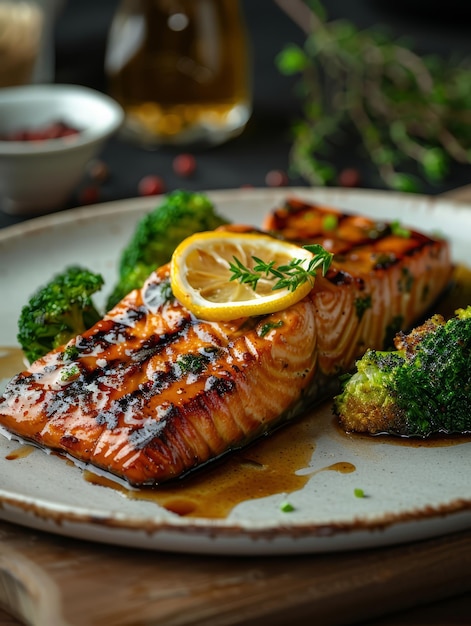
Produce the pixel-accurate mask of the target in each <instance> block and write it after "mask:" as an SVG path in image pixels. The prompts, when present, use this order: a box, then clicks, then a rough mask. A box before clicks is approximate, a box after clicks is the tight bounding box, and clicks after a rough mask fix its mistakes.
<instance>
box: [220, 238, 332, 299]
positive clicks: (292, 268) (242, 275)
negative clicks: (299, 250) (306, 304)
mask: <svg viewBox="0 0 471 626" xmlns="http://www.w3.org/2000/svg"><path fill="white" fill-rule="evenodd" d="M303 248H305V249H306V250H308V251H309V252H311V253H312V254H313V257H312V259H309V260H308V259H291V261H290V262H289V263H287V264H285V265H278V266H276V265H275V261H264V260H263V259H260V258H259V257H257V256H252V259H253V260H254V261H255V264H254V266H253V268H248V267H246V266H245V265H244V264H243V263H242V261H240V259H238V258H237V257H234V262H233V263H229V269H230V271H231V273H232V276H231V278H230V280H231V281H233V280H238V281H239V282H240V283H242V284H244V285H249V286H250V287H251V288H252V289H253V290H254V291H255V290H256V289H257V285H258V282H259V281H260V280H261V279H262V278H267V279H269V280H276V282H275V283H274V284H273V287H272V289H273V290H276V289H288V291H296V289H297V288H298V287H299V286H300V285H303V284H304V283H306V282H311V283H312V282H313V281H314V278H315V276H316V275H317V271H318V269H319V268H321V271H322V273H323V274H326V272H327V270H328V269H329V267H330V264H331V262H332V258H333V254H332V253H331V252H327V250H325V248H323V247H322V246H321V245H320V244H310V245H306V246H303ZM306 261H309V262H308V264H307V267H304V264H305V262H306Z"/></svg>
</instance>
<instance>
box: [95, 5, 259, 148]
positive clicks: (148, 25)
mask: <svg viewBox="0 0 471 626" xmlns="http://www.w3.org/2000/svg"><path fill="white" fill-rule="evenodd" d="M250 69H251V68H250V52H249V42H248V38H247V33H246V30H245V23H244V18H243V15H242V13H241V7H240V5H239V2H238V0H122V3H121V4H120V5H119V7H118V10H117V12H116V14H115V16H114V19H113V21H112V24H111V28H110V33H109V38H108V44H107V51H106V60H105V70H106V74H107V77H108V81H109V92H110V95H111V96H113V97H114V98H115V99H116V100H117V101H118V102H119V103H120V104H121V105H122V106H123V108H124V110H125V112H126V121H125V126H124V132H125V133H126V134H127V135H128V136H129V137H131V138H133V139H135V140H136V141H138V142H139V143H141V144H143V145H147V146H148V147H157V146H159V145H191V144H193V145H194V144H201V145H216V144H219V143H222V142H224V141H226V140H228V139H230V138H231V137H234V136H236V135H238V134H239V133H241V132H242V131H243V129H244V127H245V125H246V123H247V121H248V119H249V117H250V114H251V71H250Z"/></svg>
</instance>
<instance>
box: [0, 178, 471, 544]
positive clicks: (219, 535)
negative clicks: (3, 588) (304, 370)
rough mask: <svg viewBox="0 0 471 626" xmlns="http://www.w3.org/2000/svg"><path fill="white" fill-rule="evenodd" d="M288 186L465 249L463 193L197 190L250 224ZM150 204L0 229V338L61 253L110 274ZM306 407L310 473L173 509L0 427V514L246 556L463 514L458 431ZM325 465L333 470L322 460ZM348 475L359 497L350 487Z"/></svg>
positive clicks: (433, 524) (469, 470) (354, 540)
mask: <svg viewBox="0 0 471 626" xmlns="http://www.w3.org/2000/svg"><path fill="white" fill-rule="evenodd" d="M288 194H295V195H297V196H299V197H302V198H306V199H308V200H318V201H321V202H326V203H330V204H333V205H335V206H338V207H340V208H343V209H347V210H349V209H351V210H354V211H356V212H361V213H364V214H368V215H371V216H375V217H377V218H378V219H387V220H392V219H399V220H400V221H401V222H402V223H403V224H405V225H410V226H412V227H413V226H415V227H419V228H420V229H422V230H425V231H437V230H439V231H441V232H442V233H444V234H445V235H447V236H448V237H450V239H451V241H452V246H453V254H454V258H455V259H456V260H457V261H461V262H463V263H466V262H469V246H470V244H471V207H468V206H466V205H459V204H458V203H453V202H451V201H446V200H439V199H431V198H428V197H427V198H426V197H420V196H405V195H400V194H393V193H383V192H377V191H351V190H342V189H316V190H311V189H306V188H301V189H278V190H266V189H260V190H237V191H221V192H208V195H209V196H210V197H212V199H213V200H214V202H215V203H216V206H217V208H218V210H219V211H220V212H221V213H223V214H225V215H227V216H228V217H230V218H231V219H232V220H233V221H237V222H243V223H248V224H253V225H259V224H260V221H261V219H262V217H263V215H264V214H265V213H266V212H268V211H269V210H270V209H272V208H273V207H274V206H275V205H276V204H277V203H278V202H280V201H281V200H283V199H284V198H285V197H286V196H287V195H288ZM156 204H157V200H156V199H155V198H151V199H149V198H140V199H136V200H124V201H119V202H114V203H109V204H107V205H99V206H93V207H87V208H81V209H77V210H72V211H68V212H63V213H58V214H53V215H49V216H46V217H41V218H37V219H36V220H31V221H28V222H25V223H23V224H20V225H16V226H13V227H10V228H6V229H4V230H3V231H0V295H1V309H0V346H15V345H16V339H15V337H16V321H17V319H18V315H19V312H20V309H21V306H22V305H23V304H24V303H25V302H26V301H27V299H28V297H29V295H30V294H31V292H32V291H33V290H35V289H36V287H37V286H39V285H40V284H42V283H44V282H45V281H47V280H49V278H50V277H51V275H52V274H53V273H55V272H56V271H58V270H59V269H62V268H64V267H65V266H66V265H68V264H70V263H81V264H84V265H86V266H88V267H90V268H92V269H94V270H97V271H100V272H102V274H103V275H104V277H105V280H106V282H107V284H108V285H111V284H112V283H113V281H114V279H115V275H116V262H117V259H118V256H119V252H120V250H121V249H122V247H123V245H124V244H125V242H127V241H128V239H129V236H130V234H131V232H132V230H133V228H134V225H135V224H136V222H137V220H138V219H139V218H140V217H141V216H142V215H143V214H144V213H145V212H147V211H148V210H150V209H152V208H153V207H154V206H155V205H156ZM103 299H104V296H103ZM100 304H101V302H100ZM310 420H311V425H312V427H311V431H310V432H311V437H312V441H310V442H309V443H310V444H312V448H313V450H314V451H313V452H312V454H310V455H309V458H308V459H307V460H306V463H305V466H304V468H303V467H299V468H298V470H299V472H298V473H299V474H301V475H302V474H303V473H304V474H306V473H307V474H309V475H310V478H309V479H307V482H306V484H305V485H304V486H302V487H301V488H299V489H297V490H295V491H293V492H291V493H289V494H287V493H272V494H271V495H268V496H264V497H262V498H257V495H256V493H253V494H250V493H249V495H248V497H247V499H246V500H245V501H242V502H240V503H239V504H238V505H237V506H235V508H233V509H232V510H231V511H230V512H229V513H228V514H227V516H225V517H223V518H220V519H217V518H210V517H202V516H199V517H185V516H180V515H177V514H176V513H172V512H170V511H168V510H167V509H165V508H163V507H161V506H160V505H158V504H156V503H155V502H154V501H145V500H139V499H137V500H136V499H131V498H129V497H127V496H126V495H123V493H121V492H120V491H119V490H115V489H112V488H108V487H103V486H98V485H94V484H91V483H90V482H87V481H86V480H84V473H83V472H82V471H81V470H80V469H78V468H77V467H75V466H73V465H72V464H70V463H67V462H66V461H65V460H63V459H61V458H59V457H56V456H50V455H47V454H44V452H42V451H40V450H34V451H33V452H32V453H31V454H28V455H22V454H20V453H18V449H19V444H18V443H17V442H13V441H8V440H6V439H4V438H3V437H0V504H1V508H0V517H1V518H2V519H4V520H7V521H12V522H15V523H18V524H22V525H25V526H30V527H34V528H39V529H44V530H47V531H51V532H54V533H60V534H64V535H69V536H73V537H78V538H85V539H90V540H95V541H100V542H107V543H112V544H118V545H127V546H134V547H142V548H146V549H161V550H176V551H184V552H194V553H215V554H251V555H255V554H287V553H292V554H295V553H308V552H323V551H338V550H350V549H358V548H362V547H371V546H382V545H388V544H393V543H399V542H405V541H413V540H418V539H424V538H428V537H432V536H436V535H440V534H447V533H451V532H453V531H457V530H462V529H464V528H468V527H471V482H470V480H469V476H470V474H471V442H461V443H457V444H455V445H440V446H409V445H398V444H397V443H393V442H390V441H382V440H381V441H379V440H377V439H370V440H367V439H364V438H355V437H347V436H345V435H343V434H342V433H340V432H339V431H338V430H337V429H336V428H335V426H334V423H333V420H332V415H331V409H330V405H329V403H327V404H326V405H324V406H323V407H321V408H320V409H319V410H317V411H316V412H315V413H313V416H312V418H310ZM286 441H287V442H288V439H287V440H286ZM9 456H10V457H12V456H13V457H15V456H17V457H18V458H16V460H14V461H12V460H8V459H7V457H9ZM333 469H336V470H341V471H325V470H333ZM323 470H324V471H323ZM221 471H223V466H222V469H221ZM357 488H358V489H362V490H363V491H364V493H365V494H366V496H367V497H364V498H358V497H355V495H354V491H355V489H357ZM286 499H288V500H289V502H290V503H291V504H292V505H293V506H294V511H292V512H290V513H287V512H282V511H281V508H280V503H281V502H282V501H284V500H286Z"/></svg>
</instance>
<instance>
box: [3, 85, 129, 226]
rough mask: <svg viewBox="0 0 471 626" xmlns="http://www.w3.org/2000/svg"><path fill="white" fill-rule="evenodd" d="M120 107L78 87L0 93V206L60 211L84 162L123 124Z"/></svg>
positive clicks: (33, 212) (11, 210) (17, 210)
mask: <svg viewBox="0 0 471 626" xmlns="http://www.w3.org/2000/svg"><path fill="white" fill-rule="evenodd" d="M123 119H124V114H123V110H122V108H121V106H120V105H119V104H118V103H117V102H115V101H114V100H113V99H112V98H110V97H108V96H107V95H105V94H102V93H101V92H98V91H95V90H93V89H89V88H87V87H82V86H78V85H57V84H49V85H27V86H23V87H12V88H4V89H0V207H1V208H2V210H3V211H4V212H6V213H10V214H14V215H25V216H34V215H40V214H44V213H49V212H52V211H57V210H60V209H61V208H64V207H65V206H66V203H67V200H68V198H69V197H70V195H71V194H72V191H73V190H74V188H75V187H76V186H77V184H78V183H79V182H80V180H81V178H82V177H83V175H84V173H85V169H86V166H87V163H88V162H89V161H90V160H91V159H93V158H94V157H95V156H96V155H97V154H98V153H99V151H100V150H101V148H102V147H103V145H104V143H105V142H106V141H107V140H108V139H109V137H110V136H111V135H113V134H114V133H115V132H116V131H117V130H118V128H119V127H120V126H121V124H122V123H123Z"/></svg>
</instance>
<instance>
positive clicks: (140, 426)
mask: <svg viewBox="0 0 471 626" xmlns="http://www.w3.org/2000/svg"><path fill="white" fill-rule="evenodd" d="M326 215H335V218H336V227H335V228H334V229H328V230H326V229H325V217H326ZM306 224H307V225H308V226H306ZM265 228H266V229H267V230H270V231H273V232H274V233H275V234H276V235H277V236H282V237H285V238H290V239H291V240H293V241H295V242H297V243H299V244H302V243H307V242H314V241H316V242H318V243H321V244H322V245H324V246H325V247H326V248H328V249H331V250H333V251H335V257H334V261H333V264H332V266H331V269H330V270H329V272H328V273H327V275H326V276H325V277H321V276H318V277H317V278H316V281H315V285H314V288H313V290H312V291H311V292H310V294H309V295H308V296H307V297H306V298H304V299H303V300H302V301H301V302H298V303H297V304H295V305H293V306H291V307H289V308H288V309H286V310H284V311H281V312H279V313H275V314H272V315H268V316H263V317H259V318H243V319H240V320H235V321H233V322H225V323H214V322H205V321H202V320H198V319H195V318H194V317H193V316H192V315H191V314H190V313H189V312H188V311H187V310H186V309H184V308H183V307H182V306H181V305H180V304H179V303H178V302H177V301H176V300H174V299H173V297H171V294H170V298H169V297H168V296H169V289H168V286H169V268H168V266H164V267H162V268H159V269H158V270H156V272H154V273H153V274H152V275H151V276H150V277H149V279H148V280H147V282H146V284H145V285H144V286H143V288H142V289H141V290H136V291H133V292H131V293H130V294H129V295H128V296H127V297H126V298H124V299H123V300H122V301H121V302H120V303H119V304H118V305H117V306H116V307H115V308H114V309H113V310H112V311H110V312H109V313H108V314H107V315H106V316H105V317H104V319H103V320H101V321H100V322H98V323H97V324H96V325H95V326H94V327H92V328H91V329H89V330H88V331H86V332H85V333H83V335H79V336H78V337H76V338H75V339H74V340H72V342H70V343H69V345H75V346H76V348H77V350H76V351H75V352H78V356H77V357H74V359H73V361H70V360H69V359H68V356H67V355H68V354H70V352H69V351H68V350H67V349H66V348H67V347H66V346H64V347H62V348H59V349H57V350H55V351H53V352H51V353H49V354H48V355H46V356H45V357H43V358H41V359H39V360H38V361H36V362H35V363H33V364H32V365H31V366H30V367H29V368H28V370H25V371H23V372H21V373H19V374H18V375H17V376H15V377H14V378H13V379H12V380H11V381H10V383H9V384H8V386H7V389H6V391H5V393H4V396H3V398H2V399H1V401H0V424H1V425H2V426H3V427H4V428H6V429H7V430H9V431H10V432H11V433H14V434H15V435H17V436H19V437H21V438H22V439H25V440H28V441H32V442H35V443H36V444H38V445H39V446H42V447H45V448H50V449H53V450H57V451H59V452H62V453H66V454H68V455H69V456H70V457H72V458H74V459H76V460H78V461H80V462H82V463H90V464H92V465H95V466H96V467H99V468H101V469H103V470H106V471H108V472H111V473H113V474H115V475H116V476H119V477H121V478H123V479H125V480H126V481H128V483H130V484H131V485H136V486H139V485H152V484H157V483H161V482H165V481H168V480H170V479H173V478H176V477H180V476H183V475H185V474H186V473H187V472H189V471H190V470H192V469H194V468H196V467H199V466H201V465H203V464H205V463H207V462H208V461H210V460H212V459H215V458H217V457H219V456H221V455H222V454H224V453H227V452H228V451H230V450H233V449H237V448H240V447H242V446H244V445H246V444H247V443H249V442H250V441H252V440H253V439H255V438H256V437H258V436H260V435H262V434H263V433H265V432H267V431H269V430H271V429H273V428H274V427H275V426H277V425H279V424H281V423H283V422H284V421H286V420H289V419H291V418H293V417H295V416H296V415H298V414H299V413H300V412H301V411H302V410H304V409H305V408H306V407H307V406H308V405H310V404H312V403H314V402H316V401H319V400H320V399H322V398H324V397H325V396H326V395H329V394H332V393H333V392H334V390H336V389H337V384H338V376H337V375H338V373H340V372H342V371H345V370H348V369H350V368H351V367H352V366H353V364H354V361H355V360H356V358H358V357H359V356H360V355H361V354H363V352H364V351H365V349H366V348H367V347H373V348H377V349H379V348H381V347H383V346H384V343H385V341H386V339H387V335H388V332H390V333H392V331H393V330H394V331H395V330H399V328H402V329H405V328H407V327H409V326H410V325H412V324H413V323H415V322H416V321H417V320H418V319H420V318H421V317H422V316H423V315H424V314H425V312H426V311H427V310H428V308H429V307H430V305H431V304H432V303H433V301H434V300H435V299H436V297H437V296H438V295H439V294H440V293H441V292H442V291H443V289H444V287H445V286H446V284H447V283H448V281H449V278H450V275H451V262H450V256H449V249H448V245H447V243H446V242H445V241H440V240H433V239H431V238H428V237H426V236H424V235H422V234H420V233H415V232H414V233H411V236H410V237H408V238H404V237H397V236H396V235H394V233H393V232H392V231H391V228H390V226H388V225H385V224H375V223H374V222H373V221H372V220H369V219H368V218H363V217H361V216H351V215H347V214H345V215H344V214H342V213H341V212H340V211H338V210H334V209H329V208H323V207H316V206H313V205H307V204H305V203H302V202H299V201H298V200H291V199H290V200H289V201H288V202H287V203H286V205H285V206H283V207H282V208H281V209H279V210H276V211H274V212H272V213H271V214H270V215H269V216H268V218H267V220H266V223H265ZM391 336H392V335H391Z"/></svg>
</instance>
